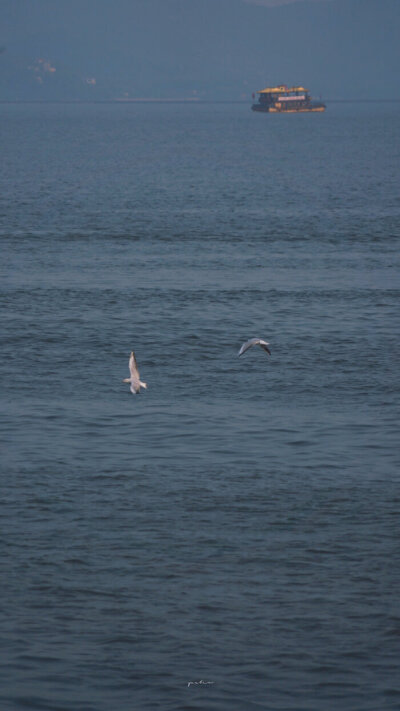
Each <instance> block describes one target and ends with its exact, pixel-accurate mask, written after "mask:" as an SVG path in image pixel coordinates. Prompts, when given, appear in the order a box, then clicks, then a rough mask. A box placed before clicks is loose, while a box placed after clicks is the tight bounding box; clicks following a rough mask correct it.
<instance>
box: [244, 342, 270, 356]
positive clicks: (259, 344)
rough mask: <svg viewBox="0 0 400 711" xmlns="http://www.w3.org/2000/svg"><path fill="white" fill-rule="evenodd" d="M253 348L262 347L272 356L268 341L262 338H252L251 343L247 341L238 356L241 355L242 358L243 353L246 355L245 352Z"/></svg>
mask: <svg viewBox="0 0 400 711" xmlns="http://www.w3.org/2000/svg"><path fill="white" fill-rule="evenodd" d="M251 346H261V348H263V349H264V350H265V351H267V353H269V355H271V351H270V350H269V348H268V346H269V343H268V341H263V339H262V338H250V340H249V341H246V343H243V345H242V347H241V349H240V351H239V353H238V355H240V356H241V355H243V353H245V351H247V350H248V349H249V348H251Z"/></svg>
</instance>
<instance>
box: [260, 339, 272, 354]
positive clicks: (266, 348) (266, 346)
mask: <svg viewBox="0 0 400 711" xmlns="http://www.w3.org/2000/svg"><path fill="white" fill-rule="evenodd" d="M268 345H269V344H268V341H260V346H261V348H264V350H265V351H267V353H268V354H269V355H271V351H270V350H269V348H268Z"/></svg>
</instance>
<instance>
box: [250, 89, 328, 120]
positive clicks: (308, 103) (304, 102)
mask: <svg viewBox="0 0 400 711" xmlns="http://www.w3.org/2000/svg"><path fill="white" fill-rule="evenodd" d="M257 94H258V95H259V96H258V102H257V103H256V104H253V106H252V107H251V108H252V110H253V111H262V112H264V113H269V114H294V113H296V114H297V113H303V112H305V111H325V109H326V105H325V104H323V103H322V101H313V100H312V99H311V96H310V94H309V91H308V89H305V88H304V86H291V87H289V86H286V84H282V85H281V86H267V88H266V89H261V91H257ZM254 98H255V95H254V94H253V99H254Z"/></svg>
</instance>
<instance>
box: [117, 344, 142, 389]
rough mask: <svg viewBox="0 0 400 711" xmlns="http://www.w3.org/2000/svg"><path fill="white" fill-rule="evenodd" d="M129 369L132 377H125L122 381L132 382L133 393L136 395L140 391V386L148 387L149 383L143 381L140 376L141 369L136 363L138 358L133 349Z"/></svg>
mask: <svg viewBox="0 0 400 711" xmlns="http://www.w3.org/2000/svg"><path fill="white" fill-rule="evenodd" d="M129 370H130V374H131V377H130V378H124V380H123V381H122V382H123V383H130V384H131V393H132V395H136V393H140V388H147V383H142V381H141V380H140V376H139V370H138V367H137V363H136V358H135V354H134V352H133V351H132V353H131V357H130V358H129Z"/></svg>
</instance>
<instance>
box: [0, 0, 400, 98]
mask: <svg viewBox="0 0 400 711" xmlns="http://www.w3.org/2000/svg"><path fill="white" fill-rule="evenodd" d="M78 18H79V21H78ZM399 36H400V0H305V1H303V2H302V1H301V0H112V1H111V0H0V48H1V47H4V48H5V51H4V52H3V53H2V54H1V55H0V98H2V99H3V100H26V99H29V100H35V101H36V100H53V99H65V98H66V99H85V100H86V99H90V100H91V99H96V100H103V99H114V98H118V99H120V98H123V99H133V98H148V97H150V98H178V99H180V98H185V99H187V98H191V99H193V98H195V99H196V100H199V99H200V100H209V99H218V100H219V99H223V100H229V99H235V100H236V99H246V100H251V96H252V93H253V92H255V91H256V90H258V89H260V88H263V87H264V86H266V85H268V84H291V85H292V84H293V85H295V84H301V85H305V86H307V87H308V88H309V89H310V90H311V92H312V94H313V95H314V96H316V97H318V96H320V95H322V96H323V97H324V98H326V99H329V98H346V99H352V98H357V99H359V98H364V99H365V98H367V99H379V98H388V99H391V98H395V99H398V98H399V97H400V77H399V72H398V67H399V66H400V43H399V41H398V38H399Z"/></svg>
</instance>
